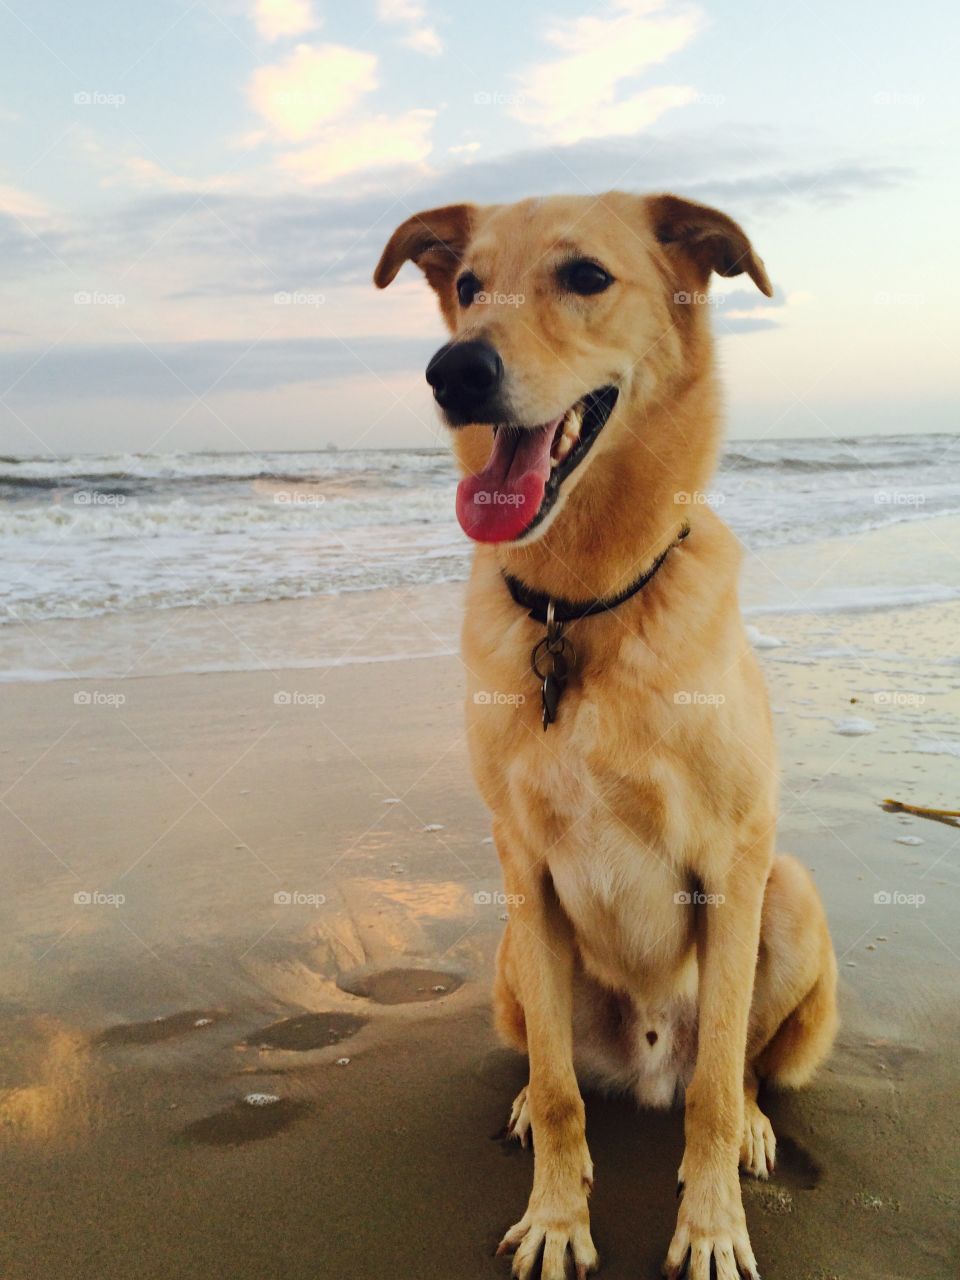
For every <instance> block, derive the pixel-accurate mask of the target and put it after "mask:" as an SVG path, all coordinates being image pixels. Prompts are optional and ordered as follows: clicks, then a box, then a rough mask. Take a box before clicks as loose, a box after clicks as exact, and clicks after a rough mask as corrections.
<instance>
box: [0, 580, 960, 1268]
mask: <svg viewBox="0 0 960 1280" xmlns="http://www.w3.org/2000/svg"><path fill="white" fill-rule="evenodd" d="M446 590H447V591H448V592H449V595H450V601H449V615H450V617H451V619H452V618H453V617H454V616H455V609H454V605H455V604H456V597H457V596H458V593H459V592H460V590H461V588H459V587H449V588H447V589H446ZM374 595H375V593H371V594H370V596H369V597H368V598H367V599H366V601H365V603H364V604H363V605H362V607H363V608H365V609H368V610H370V617H371V619H372V618H373V616H374V613H375V609H374V604H375V601H374ZM384 603H386V601H385V600H381V604H384ZM320 607H321V606H320V605H319V604H318V602H316V601H295V602H279V603H277V604H264V605H260V606H257V609H259V610H260V611H261V612H260V615H259V616H260V618H261V621H260V622H257V623H256V625H255V620H254V621H250V622H249V624H248V625H249V626H250V628H251V632H250V634H251V635H253V634H257V635H259V636H260V637H261V640H262V642H263V643H264V644H268V638H269V636H270V635H271V634H280V633H281V632H282V633H284V634H287V635H289V634H291V629H293V630H296V627H297V626H298V625H299V626H300V627H302V628H304V629H307V628H309V626H310V622H311V619H313V621H315V620H316V610H317V609H318V608H320ZM271 611H273V614H274V616H273V617H272V618H271V617H270V614H271ZM311 611H312V612H311ZM381 612H382V609H381ZM298 619H299V622H298V621H297V620H298ZM754 622H755V623H756V625H757V627H758V628H759V629H757V630H755V631H754V632H753V638H754V642H755V644H756V645H757V647H758V650H759V652H760V656H761V659H762V662H763V665H764V668H765V671H766V674H767V678H768V681H769V685H770V692H771V699H772V702H773V704H774V707H775V711H776V719H777V725H778V730H779V737H780V750H781V756H782V766H783V775H784V777H783V804H782V820H781V846H782V847H783V848H785V849H790V850H792V851H794V852H795V853H797V854H798V855H799V856H800V857H801V858H802V859H803V860H804V861H805V862H806V863H807V864H808V865H809V866H811V867H812V868H813V870H814V873H815V875H816V878H817V881H818V883H819V885H820V887H821V891H822V893H823V896H824V898H825V900H826V903H827V907H828V912H829V915H830V920H831V926H832V930H833V936H834V941H835V945H836V950H837V954H838V956H839V958H840V973H841V1007H842V1016H843V1029H842V1031H841V1035H840V1039H839V1042H838V1045H837V1048H836V1051H835V1053H834V1055H833V1057H832V1059H831V1060H830V1062H829V1065H828V1066H827V1068H826V1069H825V1070H824V1071H823V1072H822V1073H821V1074H820V1076H819V1077H818V1080H817V1082H816V1083H815V1085H814V1086H813V1087H812V1088H810V1089H808V1090H807V1091H805V1092H803V1093H801V1094H796V1095H789V1094H783V1095H780V1096H770V1097H768V1098H767V1109H768V1110H769V1113H770V1115H771V1118H772V1120H773V1123H774V1127H775V1128H776V1130H777V1133H778V1136H779V1140H780V1160H779V1164H778V1170H777V1173H776V1176H775V1178H774V1180H773V1181H771V1182H770V1183H769V1184H766V1185H760V1184H750V1183H745V1190H744V1195H745V1202H746V1206H747V1215H748V1219H749V1222H750V1227H751V1233H752V1236H753V1240H754V1245H755V1248H756V1252H757V1255H758V1258H759V1259H760V1262H761V1268H762V1270H763V1274H764V1276H765V1277H767V1280H770V1278H771V1277H772V1280H830V1278H833V1277H836V1278H837V1280H860V1278H863V1280H867V1278H868V1277H869V1278H870V1280H877V1278H878V1277H883V1278H884V1280H893V1278H894V1277H896V1278H897V1280H926V1278H927V1277H929V1278H930V1280H934V1277H936V1278H937V1280H939V1278H940V1277H942V1276H944V1275H946V1274H949V1273H950V1270H951V1267H952V1265H953V1263H952V1261H951V1260H954V1261H955V1259H956V1256H957V1238H956V1237H957V1210H958V1188H957V1184H956V1181H955V1174H954V1172H953V1171H952V1170H951V1167H950V1166H951V1164H952V1162H953V1154H954V1152H955V1149H956V1143H957V1138H958V1134H957V1117H956V1112H955V1109H954V1108H953V1106H952V1102H953V1099H954V1098H955V1096H956V1090H957V1084H958V1069H957V1064H956V1057H955V1045H956V1042H957V1031H958V1030H960V1027H958V1023H960V1018H958V1014H957V1010H956V1000H955V991H956V983H957V976H958V967H960V955H958V951H960V946H958V943H957V934H956V926H955V920H956V906H957V893H958V887H960V886H958V877H957V872H956V850H957V846H958V842H960V832H958V831H957V830H956V829H955V828H954V827H952V826H950V825H947V824H944V823H938V822H933V821H929V820H924V819H921V818H910V817H908V816H907V817H905V816H903V815H896V814H892V813H887V812H885V811H884V810H883V809H882V808H881V807H880V802H881V801H882V800H883V799H885V798H887V797H893V798H895V799H898V800H902V801H906V802H908V803H914V804H923V805H933V806H944V807H950V808H956V807H957V790H956V771H957V758H956V757H957V752H958V750H960V748H958V746H957V739H956V725H957V723H958V721H957V715H958V712H960V691H958V690H960V667H958V664H957V656H956V635H957V627H958V622H960V606H958V605H955V604H938V605H928V606H925V607H921V608H913V609H910V610H899V611H898V610H888V611H882V612H871V613H858V614H843V615H830V616H817V615H811V614H805V615H796V616H791V615H787V614H784V615H780V616H778V615H765V616H763V617H761V618H757V619H754ZM51 625H53V624H51ZM433 630H434V643H435V644H436V647H437V648H438V649H439V650H442V649H444V648H446V647H448V645H449V643H450V640H451V638H452V637H451V636H450V635H449V634H446V633H443V634H441V633H440V632H438V631H436V629H433ZM412 651H413V652H416V649H413V650H412ZM370 656H371V657H372V656H374V655H373V654H371V655H370ZM461 689H462V678H461V671H460V667H459V662H458V660H457V659H456V658H455V657H453V656H450V655H447V656H442V655H440V656H431V657H429V658H408V659H407V660H404V661H380V662H378V661H356V662H352V663H344V664H341V665H338V666H332V665H328V666H326V667H313V668H311V669H300V670H293V669H289V668H287V669H283V668H278V669H270V668H269V667H267V666H264V668H263V669H261V670H254V671H235V672H230V671H226V672H219V673H217V672H208V673H200V674H188V673H179V674H173V675H160V674H156V675H143V676H137V675H134V674H131V676H129V677H128V678H126V679H109V680H108V679H102V678H97V679H91V678H83V677H81V678H78V679H57V680H45V681H40V682H19V683H17V682H14V683H8V684H6V685H4V686H3V687H2V690H0V697H2V701H3V705H4V715H3V720H2V725H3V727H2V739H0V743H2V745H0V775H2V785H3V792H4V798H3V807H2V808H0V829H2V840H3V848H4V850H5V854H6V860H5V863H6V868H7V876H6V887H7V892H6V893H5V895H4V903H3V907H2V920H3V928H2V933H0V983H2V989H0V1001H2V1003H0V1016H2V1021H3V1027H2V1036H0V1040H2V1043H3V1046H4V1048H3V1056H2V1059H0V1061H2V1075H0V1134H2V1156H3V1165H4V1177H3V1178H2V1183H0V1185H2V1191H0V1197H2V1215H3V1220H4V1223H5V1229H4V1233H3V1240H2V1243H0V1259H2V1262H0V1268H2V1274H3V1275H4V1276H5V1277H9V1278H10V1280H21V1277H22V1278H24V1280H25V1278H27V1277H30V1278H31V1280H33V1278H35V1277H51V1276H59V1277H70V1278H71V1280H72V1278H74V1277H76V1278H77V1280H80V1278H86V1277H90V1278H91V1280H92V1278H93V1277H97V1280H101V1278H102V1277H104V1276H110V1277H127V1276H129V1277H134V1276H136V1277H139V1278H141V1280H142V1278H143V1277H153V1276H156V1277H160V1276H164V1277H167V1276H170V1275H182V1276H189V1277H197V1278H198V1280H199V1278H200V1277H204V1278H206V1277H211V1276H224V1277H227V1276H229V1277H250V1278H251V1280H254V1278H258V1280H259V1278H261V1277H266V1276H270V1277H284V1278H285V1280H295V1278H300V1277H304V1278H306V1277H315V1276H318V1275H337V1276H340V1277H345V1278H350V1280H353V1278H356V1280H380V1278H381V1277H387V1276H404V1277H411V1278H412V1280H420V1278H421V1277H422V1278H423V1280H428V1278H429V1280H435V1278H436V1277H438V1276H439V1277H443V1278H444V1280H447V1278H449V1280H474V1278H476V1280H484V1278H486V1277H491V1278H492V1277H495V1276H497V1275H505V1274H507V1268H506V1265H505V1264H504V1263H502V1262H496V1261H494V1259H493V1257H492V1254H493V1250H494V1247H495V1245H496V1242H497V1239H498V1238H499V1235H500V1233H502V1231H503V1230H504V1228H505V1227H506V1226H507V1225H509V1223H510V1222H512V1221H514V1220H515V1219H516V1217H517V1216H518V1215H519V1213H520V1211H521V1210H522V1207H523V1205H524V1203H525V1199H526V1195H527V1192H528V1187H529V1178H530V1175H531V1167H530V1155H529V1153H528V1152H521V1151H520V1150H519V1149H514V1148H512V1147H504V1146H503V1145H502V1144H501V1143H500V1142H498V1141H495V1140H493V1136H494V1135H495V1134H496V1133H497V1132H498V1131H499V1130H500V1129H501V1127H502V1125H503V1123H504V1120H505V1118H506V1111H507V1108H508V1106H509V1103H510V1100H511V1098H512V1096H513V1094H514V1092H515V1091H516V1090H517V1088H518V1087H519V1086H520V1084H522V1083H523V1078H524V1074H523V1064H522V1063H521V1062H520V1061H519V1060H518V1059H517V1058H516V1057H515V1056H514V1055H513V1054H511V1053H509V1052H507V1051H506V1050H503V1049H501V1048H500V1047H499V1046H498V1044H497V1042H496V1040H495V1037H494V1034H493V1032H492V1029H491V1025H490V1018H489V997H488V991H489V979H490V974H491V968H492V959H493V952H494V948H495V946H496V942H497V938H498V936H499V933H500V930H501V929H502V922H501V918H502V915H503V911H504V908H503V906H502V905H501V904H500V903H499V902H498V900H497V893H498V891H499V887H500V881H499V875H498V870H497V864H496V857H495V853H494V850H493V847H492V845H491V843H490V840H489V827H488V822H487V817H486V814H485V813H484V811H483V809H482V807H481V805H480V803H479V800H478V799H477V797H476V795H475V793H474V791H473V788H472V785H471V782H470V778H469V772H468V766H467V760H466V752H465V746H464V741H463V731H462V714H461V706H460V701H461V697H462V693H461ZM278 1024H279V1025H278ZM255 1094H266V1095H271V1096H274V1097H276V1098H278V1099H279V1101H277V1102H274V1103H272V1104H268V1105H262V1106H252V1105H249V1104H248V1103H246V1102H244V1099H245V1098H246V1097H247V1096H248V1095H255ZM588 1136H589V1140H590V1143H591V1148H592V1151H593V1156H594V1161H595V1164H596V1168H597V1182H596V1189H595V1192H594V1196H593V1221H594V1228H595V1231H594V1235H595V1239H596V1240H597V1244H598V1248H599V1249H600V1251H601V1258H602V1263H603V1269H602V1272H601V1274H602V1275H604V1276H606V1277H608V1278H609V1280H619V1278H621V1277H623V1278H626V1277H636V1276H650V1277H653V1276H655V1275H657V1274H659V1266H660V1263H661V1261H662V1255H663V1252H664V1249H665V1247H666V1244H667V1242H668V1240H669V1235H670V1231H671V1229H672V1225H673V1215H674V1212H675V1208H674V1199H673V1196H674V1174H675V1170H676V1167H677V1164H678V1161H679V1157H680V1148H681V1139H682V1119H681V1116H680V1114H679V1113H677V1112H673V1113H641V1112H637V1111H636V1110H635V1108H634V1107H633V1106H632V1105H631V1104H628V1103H626V1102H623V1101H620V1100H610V1099H602V1098H590V1099H588Z"/></svg>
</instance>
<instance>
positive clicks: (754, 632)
mask: <svg viewBox="0 0 960 1280" xmlns="http://www.w3.org/2000/svg"><path fill="white" fill-rule="evenodd" d="M747 639H748V640H749V641H750V643H751V644H752V645H753V647H754V648H755V649H779V648H780V646H781V645H782V644H783V643H784V642H783V641H782V640H778V639H777V637H776V636H768V635H764V633H763V632H762V631H761V630H760V629H759V627H752V626H748V627H747Z"/></svg>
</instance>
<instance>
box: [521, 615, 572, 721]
mask: <svg viewBox="0 0 960 1280" xmlns="http://www.w3.org/2000/svg"><path fill="white" fill-rule="evenodd" d="M568 654H569V655H570V662H568V660H567V655H568ZM571 662H576V653H575V652H574V649H573V645H571V643H570V641H569V640H567V639H566V638H565V636H564V634H563V623H562V622H557V621H556V619H555V618H554V616H553V601H552V600H551V601H550V603H549V604H548V605H547V634H546V635H545V636H544V637H543V639H542V640H539V641H538V642H537V644H536V645H535V646H534V649H533V653H532V654H531V655H530V666H531V668H532V670H533V674H534V675H535V676H536V677H537V679H538V680H539V681H540V701H541V704H542V709H543V727H544V729H545V730H546V729H548V728H549V727H550V725H552V724H553V722H554V721H555V720H556V718H557V708H558V707H559V705H560V699H561V697H562V696H563V691H564V689H565V688H566V685H567V675H568V673H569V670H570V665H571Z"/></svg>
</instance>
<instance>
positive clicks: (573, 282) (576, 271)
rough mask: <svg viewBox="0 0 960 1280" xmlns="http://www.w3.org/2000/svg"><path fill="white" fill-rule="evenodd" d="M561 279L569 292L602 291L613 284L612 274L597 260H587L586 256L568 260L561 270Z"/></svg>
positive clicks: (586, 292) (587, 292)
mask: <svg viewBox="0 0 960 1280" xmlns="http://www.w3.org/2000/svg"><path fill="white" fill-rule="evenodd" d="M560 278H561V281H562V283H563V285H564V287H565V288H567V289H569V290H570V291H571V293H582V294H589V293H603V291H604V289H609V288H610V286H611V285H612V284H613V276H612V275H611V274H610V272H609V271H604V269H603V267H601V266H600V264H599V262H589V261H588V260H587V259H586V258H583V259H581V260H580V261H577V262H568V263H567V265H566V266H565V267H564V268H563V271H562V272H561V277H560Z"/></svg>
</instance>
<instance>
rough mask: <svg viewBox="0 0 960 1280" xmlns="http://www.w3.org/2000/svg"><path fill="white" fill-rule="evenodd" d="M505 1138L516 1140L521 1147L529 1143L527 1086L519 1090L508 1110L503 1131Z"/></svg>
mask: <svg viewBox="0 0 960 1280" xmlns="http://www.w3.org/2000/svg"><path fill="white" fill-rule="evenodd" d="M503 1136H504V1137H505V1138H516V1140H517V1142H519V1143H520V1145H521V1147H526V1146H527V1145H528V1143H529V1142H530V1107H529V1106H528V1104H527V1086H526V1085H524V1087H523V1088H522V1089H521V1090H520V1092H519V1093H518V1094H517V1096H516V1097H515V1098H514V1100H513V1106H512V1107H511V1108H510V1119H509V1120H508V1121H507V1127H506V1129H505V1130H504V1131H503Z"/></svg>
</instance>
